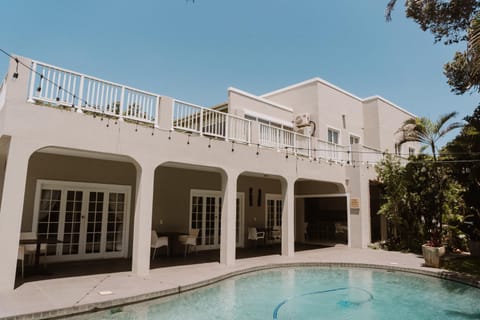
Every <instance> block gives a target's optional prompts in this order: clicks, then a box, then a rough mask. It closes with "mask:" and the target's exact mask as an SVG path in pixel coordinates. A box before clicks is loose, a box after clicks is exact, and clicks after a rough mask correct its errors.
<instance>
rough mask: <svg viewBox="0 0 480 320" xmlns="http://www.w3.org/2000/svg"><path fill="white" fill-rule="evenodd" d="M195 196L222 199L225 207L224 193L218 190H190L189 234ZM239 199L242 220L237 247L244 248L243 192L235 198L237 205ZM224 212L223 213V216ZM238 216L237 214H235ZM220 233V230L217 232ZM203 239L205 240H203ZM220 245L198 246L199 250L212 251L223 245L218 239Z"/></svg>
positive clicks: (203, 221)
mask: <svg viewBox="0 0 480 320" xmlns="http://www.w3.org/2000/svg"><path fill="white" fill-rule="evenodd" d="M194 196H198V197H215V198H221V199H222V205H223V192H222V191H217V190H206V189H190V199H189V202H190V204H189V207H188V232H190V231H192V198H193V197H194ZM237 198H239V199H240V202H241V204H242V205H241V206H240V220H239V224H240V226H239V232H240V237H239V238H238V239H239V241H238V242H237V243H236V245H237V246H239V247H243V246H244V240H243V239H244V237H245V236H244V235H245V193H243V192H237V197H236V198H235V204H236V201H237ZM220 210H221V208H220V207H219V208H218V212H217V213H216V214H218V213H219V212H220ZM223 214H224V212H222V215H223ZM235 214H236V212H235ZM221 219H222V217H221V216H220V218H219V219H218V221H217V227H218V226H221V223H222V221H221ZM235 228H236V227H235ZM202 230H205V218H204V217H202ZM217 231H218V230H217ZM198 236H199V237H203V236H202V235H201V234H199V235H198ZM202 239H203V238H202ZM217 240H218V244H213V245H205V244H203V243H200V244H199V245H198V249H199V250H203V249H212V248H218V247H219V246H220V245H221V239H217Z"/></svg>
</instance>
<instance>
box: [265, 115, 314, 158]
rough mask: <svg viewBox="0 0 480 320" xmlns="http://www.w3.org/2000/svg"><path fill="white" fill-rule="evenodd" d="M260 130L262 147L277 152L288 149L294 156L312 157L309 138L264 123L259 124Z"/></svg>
mask: <svg viewBox="0 0 480 320" xmlns="http://www.w3.org/2000/svg"><path fill="white" fill-rule="evenodd" d="M258 130H259V133H258V137H259V143H260V145H261V146H264V147H270V148H275V149H277V150H283V149H286V151H290V152H293V153H294V154H299V155H303V156H306V157H310V153H311V149H312V146H311V138H310V137H309V136H306V135H302V134H299V133H296V132H294V131H291V130H285V129H282V128H279V127H275V126H271V125H268V124H264V123H259V126H258Z"/></svg>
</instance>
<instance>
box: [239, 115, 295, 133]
mask: <svg viewBox="0 0 480 320" xmlns="http://www.w3.org/2000/svg"><path fill="white" fill-rule="evenodd" d="M245 119H247V120H250V121H258V122H260V123H263V124H267V125H270V126H272V127H277V128H280V129H283V130H288V131H293V127H292V126H287V125H286V124H282V123H279V122H275V121H271V120H267V119H264V118H260V117H255V116H251V115H249V114H246V115H245Z"/></svg>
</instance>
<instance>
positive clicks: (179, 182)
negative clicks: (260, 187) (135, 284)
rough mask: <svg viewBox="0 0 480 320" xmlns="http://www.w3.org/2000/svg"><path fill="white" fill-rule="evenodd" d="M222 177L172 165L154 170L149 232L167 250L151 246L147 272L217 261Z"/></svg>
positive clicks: (215, 170)
mask: <svg viewBox="0 0 480 320" xmlns="http://www.w3.org/2000/svg"><path fill="white" fill-rule="evenodd" d="M223 174H224V172H223V170H221V169H219V168H212V167H206V166H195V165H190V164H183V163H174V162H168V163H164V164H162V165H160V166H158V167H157V168H156V170H155V180H154V195H153V212H152V231H154V232H155V233H156V235H157V236H158V237H159V238H163V239H165V241H167V242H168V247H167V246H162V247H160V248H158V249H157V250H155V248H153V247H152V253H151V254H152V259H151V262H150V268H151V269H154V268H161V267H168V266H174V265H184V264H194V263H204V262H218V261H219V260H220V250H219V249H220V240H221V227H222V226H221V222H222V214H223V212H222V200H223V192H222V175H223ZM195 233H196V237H193V239H190V240H189V242H188V243H186V242H187V240H186V239H187V238H188V237H190V238H191V236H192V235H193V234H195ZM153 251H154V252H155V255H154V252H153Z"/></svg>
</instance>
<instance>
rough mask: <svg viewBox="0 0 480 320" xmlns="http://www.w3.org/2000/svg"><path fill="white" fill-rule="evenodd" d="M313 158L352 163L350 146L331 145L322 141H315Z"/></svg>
mask: <svg viewBox="0 0 480 320" xmlns="http://www.w3.org/2000/svg"><path fill="white" fill-rule="evenodd" d="M314 145H315V149H314V152H313V157H314V158H316V159H325V160H329V161H335V162H343V163H352V153H351V147H350V146H344V145H340V144H335V143H331V142H328V141H324V140H321V139H315V143H314Z"/></svg>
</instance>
